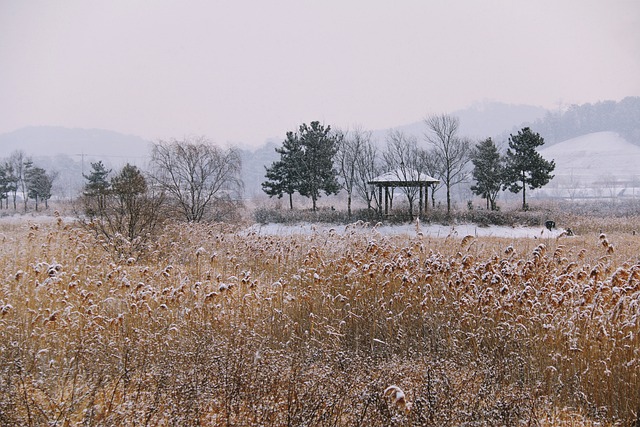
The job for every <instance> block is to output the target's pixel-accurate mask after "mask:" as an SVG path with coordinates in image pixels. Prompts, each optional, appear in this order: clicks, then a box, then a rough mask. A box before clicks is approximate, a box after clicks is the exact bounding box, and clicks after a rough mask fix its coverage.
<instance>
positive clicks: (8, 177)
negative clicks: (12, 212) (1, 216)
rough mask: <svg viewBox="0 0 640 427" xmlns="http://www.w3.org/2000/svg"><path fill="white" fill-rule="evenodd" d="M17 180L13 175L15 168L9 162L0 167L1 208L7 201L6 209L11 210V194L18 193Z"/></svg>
mask: <svg viewBox="0 0 640 427" xmlns="http://www.w3.org/2000/svg"><path fill="white" fill-rule="evenodd" d="M16 182H17V180H16V179H15V175H14V173H13V166H12V165H11V163H9V162H5V163H4V164H3V165H1V166H0V208H2V201H3V200H4V201H5V208H6V209H9V193H11V192H13V191H16V189H17V186H16V185H17V184H16Z"/></svg>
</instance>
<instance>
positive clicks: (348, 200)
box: [347, 193, 351, 219]
mask: <svg viewBox="0 0 640 427" xmlns="http://www.w3.org/2000/svg"><path fill="white" fill-rule="evenodd" d="M347 216H348V217H349V219H351V193H349V195H348V197H347Z"/></svg>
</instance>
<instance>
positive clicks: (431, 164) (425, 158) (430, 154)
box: [418, 149, 444, 208]
mask: <svg viewBox="0 0 640 427" xmlns="http://www.w3.org/2000/svg"><path fill="white" fill-rule="evenodd" d="M434 151H435V150H434V149H431V150H425V149H419V150H418V161H419V164H420V166H421V168H422V170H424V173H426V174H427V175H429V176H432V177H434V178H438V179H439V180H440V181H439V182H438V183H437V184H432V186H431V206H433V207H434V208H435V207H436V191H438V190H439V189H440V188H442V186H443V185H444V182H443V181H442V175H443V167H442V162H441V161H440V158H439V157H438V156H436V155H435V153H434ZM425 203H428V201H425Z"/></svg>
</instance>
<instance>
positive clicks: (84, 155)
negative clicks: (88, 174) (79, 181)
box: [76, 150, 87, 176]
mask: <svg viewBox="0 0 640 427" xmlns="http://www.w3.org/2000/svg"><path fill="white" fill-rule="evenodd" d="M76 156H80V157H81V158H82V161H81V164H82V176H84V158H85V157H86V156H87V155H86V154H84V150H83V151H82V153H80V154H76Z"/></svg>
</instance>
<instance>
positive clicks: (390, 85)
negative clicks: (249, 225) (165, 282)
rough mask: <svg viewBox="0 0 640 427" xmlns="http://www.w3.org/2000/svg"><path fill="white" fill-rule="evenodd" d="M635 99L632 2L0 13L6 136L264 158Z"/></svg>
mask: <svg viewBox="0 0 640 427" xmlns="http://www.w3.org/2000/svg"><path fill="white" fill-rule="evenodd" d="M626 96H640V1H638V0H398V1H390V0H322V1H311V0H269V1H267V0H253V1H250V0H229V1H224V0H207V1H199V0H187V1H178V0H109V1H103V0H100V1H97V0H59V1H50V0H46V1H38V0H29V1H23V0H0V134H1V133H6V132H11V131H14V130H16V129H19V128H21V127H25V126H40V125H47V126H65V127H71V128H74V127H79V128H100V129H108V130H113V131H117V132H122V133H126V134H132V135H138V136H141V137H143V138H146V139H149V140H153V141H156V140H160V139H171V138H178V139H180V138H183V137H185V136H189V135H204V136H206V137H208V138H209V139H211V140H212V141H214V142H216V143H218V144H221V145H225V144H237V145H244V146H257V145H259V144H262V143H263V142H264V141H265V140H266V139H267V138H282V137H283V136H284V135H285V133H286V132H287V131H291V130H297V128H298V126H299V125H300V124H302V123H309V122H310V121H313V120H319V121H321V122H323V123H325V124H326V125H331V126H332V127H334V128H336V127H339V128H342V129H348V128H353V127H360V128H364V129H371V130H374V129H387V128H391V127H394V126H400V125H404V124H408V123H412V122H416V121H420V120H422V119H423V118H425V117H426V116H428V115H430V114H440V113H451V112H453V111H455V110H459V109H463V108H467V107H469V106H471V105H475V104H476V103H478V102H485V101H499V102H504V103H512V104H527V105H535V106H543V107H546V108H550V109H558V108H563V107H566V106H568V105H571V104H582V103H586V102H591V103H593V102H598V101H602V100H620V99H622V98H624V97H626Z"/></svg>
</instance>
